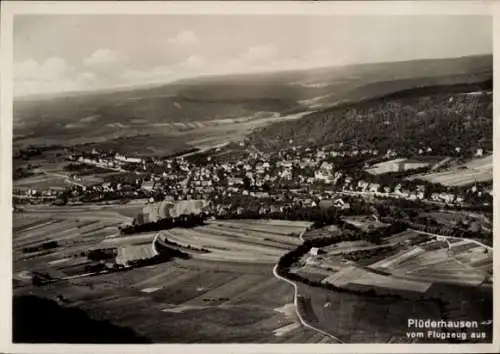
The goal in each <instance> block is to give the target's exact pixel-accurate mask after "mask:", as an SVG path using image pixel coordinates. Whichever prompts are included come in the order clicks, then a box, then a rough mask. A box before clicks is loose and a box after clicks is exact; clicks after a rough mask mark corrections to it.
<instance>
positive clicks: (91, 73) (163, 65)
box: [13, 15, 493, 96]
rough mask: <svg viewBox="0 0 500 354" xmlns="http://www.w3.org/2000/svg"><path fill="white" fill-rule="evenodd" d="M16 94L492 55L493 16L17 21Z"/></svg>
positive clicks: (70, 17)
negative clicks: (223, 75)
mask: <svg viewBox="0 0 500 354" xmlns="http://www.w3.org/2000/svg"><path fill="white" fill-rule="evenodd" d="M13 39H14V95H15V96H26V95H31V94H40V93H56V92H66V91H82V90H95V89H104V88H113V87H124V86H135V85H143V84H157V83H168V82H172V81H175V80H178V79H182V78H188V77H196V76H201V75H214V74H217V75H220V74H233V73H251V72H262V71H277V70H290V69H307V68H313V67H321V66H338V65H348V64H357V63H370V62H388V61H400V60H412V59H421V58H448V57H460V56H466V55H477V54H491V53H492V51H493V49H492V47H493V44H492V41H493V40H492V19H491V17H486V16H438V15H434V16H360V15H358V16H332V15H325V16H300V15H288V16H285V15H279V16H278V15H267V16H266V15H246V16H244V15H238V16H236V15H231V16H229V15H225V16H224V15H17V16H16V17H15V20H14V37H13Z"/></svg>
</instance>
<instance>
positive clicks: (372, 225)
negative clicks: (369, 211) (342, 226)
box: [344, 215, 388, 231]
mask: <svg viewBox="0 0 500 354" xmlns="http://www.w3.org/2000/svg"><path fill="white" fill-rule="evenodd" d="M344 221H345V222H346V223H349V224H351V225H352V226H354V227H357V228H358V229H361V230H363V231H369V230H373V229H377V228H380V227H384V226H388V225H387V224H385V223H382V222H380V221H378V220H375V219H373V218H371V217H370V216H365V215H357V216H349V217H346V218H344Z"/></svg>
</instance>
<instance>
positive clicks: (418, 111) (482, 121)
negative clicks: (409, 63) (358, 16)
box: [250, 80, 493, 155]
mask: <svg viewBox="0 0 500 354" xmlns="http://www.w3.org/2000/svg"><path fill="white" fill-rule="evenodd" d="M491 87H492V81H491V80H488V81H485V82H483V83H481V84H474V85H452V86H442V87H429V88H419V89H414V90H406V91H402V92H399V93H396V94H390V95H388V96H385V97H381V98H378V99H371V100H367V101H365V102H362V103H358V104H351V105H347V106H345V107H337V108H331V109H325V110H322V111H318V112H315V113H312V114H310V115H308V116H306V117H304V118H302V119H300V120H297V121H294V122H286V123H283V124H282V123H276V124H273V125H270V126H268V127H265V128H263V129H261V130H259V131H256V132H254V133H253V134H252V135H251V137H250V139H251V141H252V142H253V143H255V144H258V146H260V147H263V148H264V147H265V148H268V149H279V148H280V147H283V146H286V145H288V144H289V141H290V140H293V142H294V144H296V145H301V144H307V143H313V142H314V143H315V144H318V145H329V144H340V143H349V145H350V146H357V147H358V148H360V149H361V148H376V149H378V150H379V151H386V150H387V149H396V150H397V151H402V152H404V151H407V152H408V153H415V152H417V151H418V150H419V149H420V148H423V147H431V148H432V149H433V153H434V154H437V155H447V154H449V153H450V151H451V150H453V149H455V148H456V147H460V148H461V149H462V151H465V150H467V149H470V150H472V149H477V148H483V149H485V150H492V148H493V147H492V138H493V120H492V117H493V110H492V109H493V98H492V94H491Z"/></svg>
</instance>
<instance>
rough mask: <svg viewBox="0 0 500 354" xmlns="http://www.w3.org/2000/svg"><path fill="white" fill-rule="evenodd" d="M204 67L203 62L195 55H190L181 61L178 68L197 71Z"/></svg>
mask: <svg viewBox="0 0 500 354" xmlns="http://www.w3.org/2000/svg"><path fill="white" fill-rule="evenodd" d="M204 65H205V60H204V59H203V58H202V57H200V56H197V55H191V56H189V57H187V58H186V59H184V60H183V61H181V62H180V63H179V64H178V66H180V67H181V68H186V69H199V68H201V67H203V66H204Z"/></svg>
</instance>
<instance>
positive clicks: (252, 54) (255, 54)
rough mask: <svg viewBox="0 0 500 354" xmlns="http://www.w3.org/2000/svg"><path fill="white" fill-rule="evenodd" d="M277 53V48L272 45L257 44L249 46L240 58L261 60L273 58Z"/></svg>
mask: <svg viewBox="0 0 500 354" xmlns="http://www.w3.org/2000/svg"><path fill="white" fill-rule="evenodd" d="M277 54H278V49H277V48H276V47H275V46H273V45H270V44H268V45H257V46H252V47H249V48H248V49H247V50H246V51H245V52H244V53H242V54H241V56H240V58H241V60H243V61H246V62H251V63H253V62H263V61H267V60H271V59H273V58H275V57H276V56H277Z"/></svg>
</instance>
